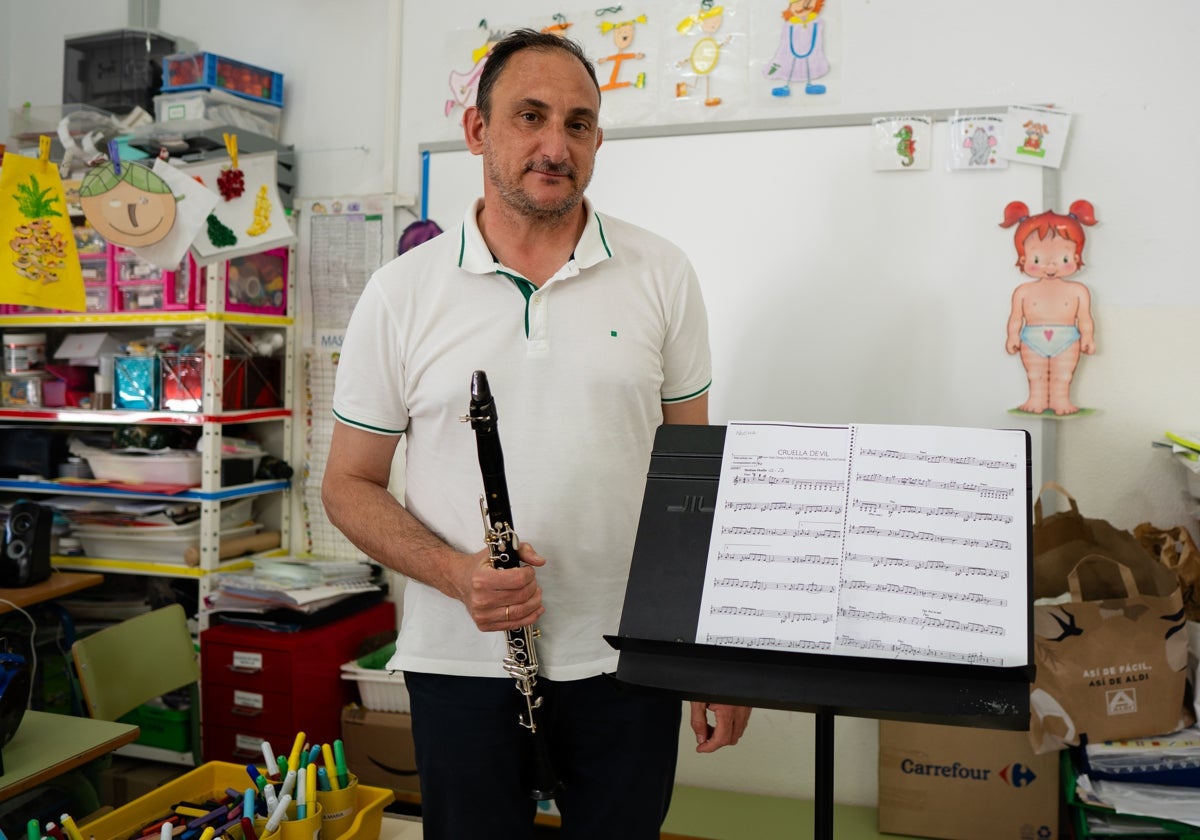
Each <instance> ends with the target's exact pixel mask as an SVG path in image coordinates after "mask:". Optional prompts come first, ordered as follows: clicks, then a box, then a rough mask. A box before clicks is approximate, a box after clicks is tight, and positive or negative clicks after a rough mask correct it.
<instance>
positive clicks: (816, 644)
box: [704, 633, 833, 653]
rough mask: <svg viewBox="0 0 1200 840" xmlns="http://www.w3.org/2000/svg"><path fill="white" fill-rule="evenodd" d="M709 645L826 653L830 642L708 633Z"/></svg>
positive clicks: (707, 641) (705, 641)
mask: <svg viewBox="0 0 1200 840" xmlns="http://www.w3.org/2000/svg"><path fill="white" fill-rule="evenodd" d="M704 643H705V644H709V645H730V646H733V647H744V648H775V649H776V650H795V651H802V650H808V651H816V652H821V653H828V652H829V649H830V648H831V647H833V645H832V643H831V642H827V641H822V640H818V639H777V638H776V637H774V636H722V635H718V634H715V633H709V634H708V635H707V636H705V637H704Z"/></svg>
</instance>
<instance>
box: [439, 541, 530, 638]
mask: <svg viewBox="0 0 1200 840" xmlns="http://www.w3.org/2000/svg"><path fill="white" fill-rule="evenodd" d="M517 551H518V553H519V555H520V558H521V565H520V566H517V567H516V568H514V569H494V568H492V564H491V562H490V560H489V559H488V550H487V549H484V550H483V551H479V552H477V553H475V554H471V555H467V556H465V557H464V574H463V576H462V579H461V581H460V583H459V586H458V590H459V593H458V599H459V600H460V601H462V602H463V604H464V605H466V608H467V612H468V613H469V614H470V616H471V619H472V620H473V621H474V622H475V626H476V627H478V628H479V629H480V630H482V631H484V632H491V631H495V630H515V629H516V628H518V627H524V626H525V625H527V624H533V623H534V622H535V621H537V620H538V618H540V617H541V615H542V614H543V613H544V612H546V608H545V607H543V606H542V588H541V587H540V586H538V582H537V576H536V574H535V572H534V567H537V566H544V565H545V564H546V560H545V558H544V557H542V556H541V555H540V554H538V553H537V552H536V551H534V550H533V546H531V545H530V544H529V543H521V545H520V546H519V548H518V549H517Z"/></svg>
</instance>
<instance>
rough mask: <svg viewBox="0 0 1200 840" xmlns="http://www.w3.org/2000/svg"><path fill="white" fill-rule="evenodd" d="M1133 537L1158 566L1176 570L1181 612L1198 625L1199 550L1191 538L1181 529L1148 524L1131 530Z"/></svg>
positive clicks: (1199, 610) (1199, 604)
mask: <svg viewBox="0 0 1200 840" xmlns="http://www.w3.org/2000/svg"><path fill="white" fill-rule="evenodd" d="M1133 535H1134V536H1135V537H1136V538H1137V541H1138V542H1139V543H1140V544H1141V546H1142V548H1144V549H1146V550H1147V551H1148V552H1150V554H1152V555H1153V556H1154V557H1156V558H1158V562H1159V563H1162V564H1163V565H1164V566H1166V567H1167V568H1168V569H1174V570H1175V574H1176V575H1178V576H1179V587H1180V589H1182V590H1183V609H1184V611H1185V612H1186V613H1187V617H1188V619H1189V620H1190V621H1200V548H1197V547H1196V543H1195V542H1193V541H1192V535H1191V534H1189V533H1188V531H1187V529H1186V528H1183V527H1180V526H1176V527H1174V528H1168V529H1166V530H1163V529H1161V528H1155V527H1154V526H1153V525H1151V524H1150V523H1149V522H1143V523H1142V524H1141V525H1138V526H1137V527H1136V528H1134V529H1133Z"/></svg>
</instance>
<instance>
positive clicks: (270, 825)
mask: <svg viewBox="0 0 1200 840" xmlns="http://www.w3.org/2000/svg"><path fill="white" fill-rule="evenodd" d="M291 801H292V797H290V796H288V795H287V794H286V793H285V794H284V795H283V796H281V797H279V802H278V804H276V805H275V810H274V811H272V812H271V818H270V819H269V820H267V824H266V826H265V827H264V828H263V834H270V833H271V832H272V831H274V830H275V829H277V828H279V824H280V823H281V822H283V817H284V815H285V814H287V806H288V805H289V804H291Z"/></svg>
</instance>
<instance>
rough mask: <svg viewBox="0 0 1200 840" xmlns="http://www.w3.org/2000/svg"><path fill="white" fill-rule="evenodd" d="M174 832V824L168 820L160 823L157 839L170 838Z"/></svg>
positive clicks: (166, 839) (168, 839)
mask: <svg viewBox="0 0 1200 840" xmlns="http://www.w3.org/2000/svg"><path fill="white" fill-rule="evenodd" d="M174 833H175V826H174V825H172V824H171V823H170V822H165V823H163V824H162V829H161V830H160V831H159V832H158V840H171V835H172V834H174Z"/></svg>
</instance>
